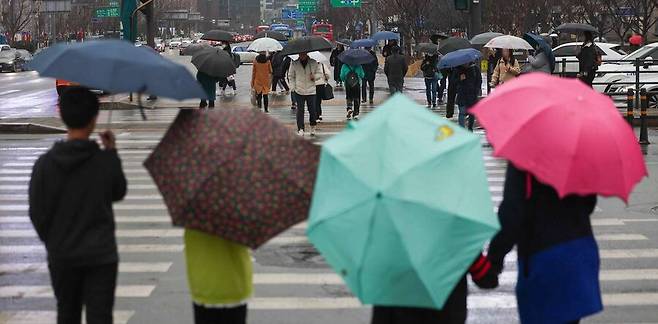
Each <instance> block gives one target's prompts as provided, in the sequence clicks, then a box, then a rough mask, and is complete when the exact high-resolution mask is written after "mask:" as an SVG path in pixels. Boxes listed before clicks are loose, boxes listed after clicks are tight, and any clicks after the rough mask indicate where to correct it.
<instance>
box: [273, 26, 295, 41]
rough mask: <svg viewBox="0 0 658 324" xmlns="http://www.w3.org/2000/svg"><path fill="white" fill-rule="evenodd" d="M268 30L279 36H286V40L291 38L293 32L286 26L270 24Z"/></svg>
mask: <svg viewBox="0 0 658 324" xmlns="http://www.w3.org/2000/svg"><path fill="white" fill-rule="evenodd" d="M270 30H273V31H277V32H279V33H281V34H284V35H286V37H288V38H292V36H293V30H292V28H290V25H288V24H272V25H270Z"/></svg>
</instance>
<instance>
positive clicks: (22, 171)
mask: <svg viewBox="0 0 658 324" xmlns="http://www.w3.org/2000/svg"><path fill="white" fill-rule="evenodd" d="M123 173H125V174H147V173H148V172H147V171H146V169H144V168H139V169H123ZM0 174H4V175H12V174H13V175H18V174H32V169H14V168H3V169H0Z"/></svg>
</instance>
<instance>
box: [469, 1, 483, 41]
mask: <svg viewBox="0 0 658 324" xmlns="http://www.w3.org/2000/svg"><path fill="white" fill-rule="evenodd" d="M482 2H484V0H472V1H471V3H470V12H471V30H470V31H469V32H470V35H469V37H473V36H475V35H477V34H479V33H481V32H482Z"/></svg>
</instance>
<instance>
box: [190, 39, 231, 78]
mask: <svg viewBox="0 0 658 324" xmlns="http://www.w3.org/2000/svg"><path fill="white" fill-rule="evenodd" d="M192 64H194V66H196V68H197V69H198V70H199V71H200V72H203V73H205V74H208V75H211V76H214V77H218V78H225V77H227V76H229V75H233V74H235V64H233V59H232V58H231V56H230V55H228V53H227V52H226V51H224V50H222V49H219V48H214V47H210V48H206V49H203V50H201V51H199V52H197V53H196V54H194V56H192Z"/></svg>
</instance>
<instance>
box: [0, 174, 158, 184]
mask: <svg viewBox="0 0 658 324" xmlns="http://www.w3.org/2000/svg"><path fill="white" fill-rule="evenodd" d="M126 178H127V179H128V187H130V182H131V181H149V182H153V178H151V177H137V176H127V177H126ZM0 181H2V182H22V183H26V182H29V181H30V177H0Z"/></svg>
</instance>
